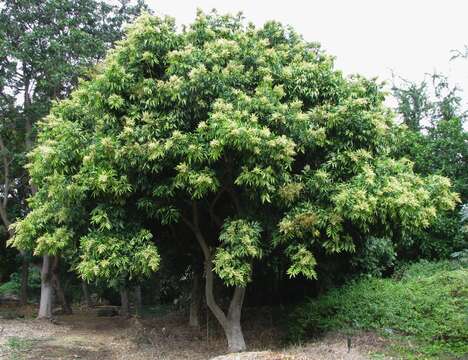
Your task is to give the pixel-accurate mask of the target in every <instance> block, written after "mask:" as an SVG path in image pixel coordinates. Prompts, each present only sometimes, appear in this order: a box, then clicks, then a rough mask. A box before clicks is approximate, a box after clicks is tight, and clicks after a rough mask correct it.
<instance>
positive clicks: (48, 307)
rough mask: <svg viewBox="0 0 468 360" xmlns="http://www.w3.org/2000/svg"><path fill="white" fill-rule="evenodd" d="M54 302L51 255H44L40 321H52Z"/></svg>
mask: <svg viewBox="0 0 468 360" xmlns="http://www.w3.org/2000/svg"><path fill="white" fill-rule="evenodd" d="M52 300H53V286H52V281H51V259H50V256H49V255H44V256H43V257H42V269H41V302H40V304H39V314H38V316H37V318H38V319H50V318H51V317H52Z"/></svg>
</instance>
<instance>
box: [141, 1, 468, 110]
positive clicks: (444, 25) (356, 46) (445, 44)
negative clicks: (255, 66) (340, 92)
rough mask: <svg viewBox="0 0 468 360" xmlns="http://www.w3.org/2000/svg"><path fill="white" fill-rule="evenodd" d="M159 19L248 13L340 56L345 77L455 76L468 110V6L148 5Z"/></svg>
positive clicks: (429, 3) (348, 3) (436, 3)
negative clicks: (457, 54)
mask: <svg viewBox="0 0 468 360" xmlns="http://www.w3.org/2000/svg"><path fill="white" fill-rule="evenodd" d="M147 2H148V4H149V5H150V7H151V8H152V9H153V10H154V11H155V12H156V13H157V14H158V15H161V14H163V15H170V16H172V17H175V19H176V21H177V23H178V24H189V23H191V22H192V21H193V19H194V18H195V13H196V9H197V8H201V9H203V10H204V11H209V10H211V9H213V8H216V9H217V10H218V12H220V13H237V12H239V11H242V13H243V14H244V16H245V17H246V19H247V21H252V22H253V23H255V24H256V25H258V26H260V25H262V24H263V23H264V22H265V21H267V20H278V21H280V22H282V23H283V24H289V25H292V26H293V27H294V28H295V29H296V31H298V32H299V33H301V34H302V35H303V36H304V38H305V39H306V40H307V41H318V42H320V43H321V44H322V46H323V48H324V49H326V50H327V52H328V53H330V54H332V55H334V56H336V66H337V68H338V69H341V70H343V71H344V72H345V73H347V74H350V73H360V74H363V75H365V76H368V77H374V76H378V77H379V78H380V79H382V80H385V79H391V70H394V71H395V73H396V74H398V75H400V76H402V77H404V78H407V79H409V80H422V78H423V76H424V73H432V72H433V71H434V70H436V71H439V72H441V73H444V74H446V75H449V76H450V79H451V81H452V83H456V84H458V86H459V87H460V88H462V89H463V90H464V93H465V94H464V98H465V99H466V101H465V102H468V60H455V61H450V57H451V55H452V54H451V50H454V49H459V50H462V49H463V47H464V45H468V0H309V1H306V0H303V1H300V0H287V1H284V0H282V1H281V0H273V1H266V0H250V1H248V0H236V1H233V0H231V1H229V0H217V1H216V0H147Z"/></svg>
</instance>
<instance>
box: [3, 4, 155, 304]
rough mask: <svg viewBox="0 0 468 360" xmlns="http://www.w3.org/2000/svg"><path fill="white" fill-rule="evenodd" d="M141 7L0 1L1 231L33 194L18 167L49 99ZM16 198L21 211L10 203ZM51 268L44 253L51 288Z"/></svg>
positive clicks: (68, 85)
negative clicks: (14, 209)
mask: <svg viewBox="0 0 468 360" xmlns="http://www.w3.org/2000/svg"><path fill="white" fill-rule="evenodd" d="M142 10H146V6H145V5H144V3H143V2H142V1H138V2H137V3H136V4H132V3H131V2H129V1H121V2H119V3H117V4H116V5H110V4H108V3H106V2H105V1H95V0H79V1H69V0H47V1H34V0H18V1H16V0H13V1H6V2H3V1H2V2H0V39H1V40H0V91H1V92H0V97H1V100H0V101H1V103H0V106H1V117H2V122H3V123H2V125H1V128H0V136H1V140H2V141H1V143H0V152H1V154H2V159H3V162H2V179H3V191H2V192H1V198H2V206H1V207H0V210H1V214H2V222H3V225H4V226H5V227H6V228H8V227H9V224H10V223H11V222H12V219H14V218H15V217H16V216H21V215H24V212H25V211H26V205H25V201H24V199H25V197H26V196H28V194H31V193H34V192H35V188H34V187H29V186H27V184H28V180H27V176H26V174H25V173H24V172H23V171H22V166H23V165H24V163H25V161H24V155H25V154H26V153H27V152H29V151H30V150H31V149H32V147H33V143H34V138H35V124H36V122H37V120H38V119H40V118H41V117H43V116H44V115H45V114H47V113H48V111H49V109H50V106H51V102H52V101H53V100H56V99H60V98H63V97H65V96H67V95H68V94H69V92H70V90H71V89H72V88H73V87H74V86H75V84H76V83H77V79H78V77H79V76H83V75H85V72H86V69H87V68H88V67H89V66H91V65H93V64H95V63H96V62H97V61H99V60H100V59H101V58H102V57H103V56H104V55H105V53H106V51H107V50H108V49H109V48H110V47H111V45H112V44H113V42H115V41H116V40H117V39H119V38H120V37H121V35H122V27H123V25H124V24H125V23H127V22H129V21H131V20H132V19H133V18H134V17H135V16H136V15H138V14H139V13H141V11H142ZM25 186H26V188H28V190H27V191H24V189H23V187H25ZM14 203H15V204H17V205H19V206H20V207H21V208H22V210H21V211H22V212H21V213H18V212H14V211H13V209H11V206H9V207H7V205H12V204H14ZM9 231H10V232H11V230H9ZM10 235H11V233H10ZM24 259H25V260H26V259H27V258H26V257H24ZM51 266H52V262H51V261H50V259H49V258H48V257H47V256H46V257H45V258H44V268H43V275H44V281H43V286H45V290H46V289H50V286H48V285H47V286H46V284H49V283H50V281H49V280H50V276H49V275H50V273H51V272H50V267H51ZM27 270H28V263H27V261H23V279H22V283H23V284H24V286H23V289H22V291H21V294H22V296H21V299H22V302H23V303H25V302H26V292H25V284H27V273H28V272H27ZM47 279H49V280H47ZM46 280H47V281H46ZM50 291H51V290H50ZM50 291H44V294H46V293H48V292H50Z"/></svg>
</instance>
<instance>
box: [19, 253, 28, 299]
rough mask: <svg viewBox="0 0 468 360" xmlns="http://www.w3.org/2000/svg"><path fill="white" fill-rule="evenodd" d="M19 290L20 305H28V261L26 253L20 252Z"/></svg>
mask: <svg viewBox="0 0 468 360" xmlns="http://www.w3.org/2000/svg"><path fill="white" fill-rule="evenodd" d="M21 256H22V259H21V288H20V305H27V304H28V282H29V260H28V258H27V256H26V253H24V252H21Z"/></svg>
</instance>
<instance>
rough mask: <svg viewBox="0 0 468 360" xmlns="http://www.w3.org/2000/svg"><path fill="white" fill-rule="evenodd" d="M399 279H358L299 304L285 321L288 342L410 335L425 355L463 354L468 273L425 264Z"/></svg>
mask: <svg viewBox="0 0 468 360" xmlns="http://www.w3.org/2000/svg"><path fill="white" fill-rule="evenodd" d="M398 275H399V279H395V278H394V279H378V278H362V279H359V280H357V281H354V282H351V283H349V284H348V285H346V286H344V287H342V288H337V289H333V290H331V291H329V292H328V293H327V294H325V295H323V296H321V297H319V298H318V299H310V300H308V301H306V302H305V303H304V304H302V305H301V306H299V307H298V308H297V309H296V310H295V311H294V312H293V316H292V319H291V321H290V328H289V333H290V337H291V338H292V339H293V340H303V339H305V338H307V337H310V336H314V335H317V334H320V333H323V332H326V331H330V330H349V329H358V330H374V331H378V332H382V333H393V334H397V335H404V336H411V337H414V338H415V339H416V340H418V343H419V344H420V349H419V351H421V352H423V353H425V354H426V355H429V356H431V355H437V354H440V353H443V352H446V353H452V354H454V355H462V354H466V353H467V352H468V345H467V344H468V329H467V326H466V325H467V324H466V304H467V301H468V269H467V268H466V267H465V266H464V265H463V264H462V263H461V262H449V261H444V262H439V263H430V262H427V261H424V262H419V263H416V264H413V265H411V266H409V267H407V268H406V269H404V270H402V271H400V272H398Z"/></svg>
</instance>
